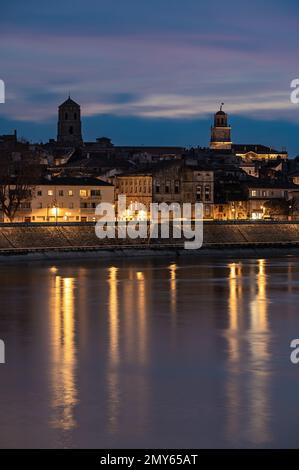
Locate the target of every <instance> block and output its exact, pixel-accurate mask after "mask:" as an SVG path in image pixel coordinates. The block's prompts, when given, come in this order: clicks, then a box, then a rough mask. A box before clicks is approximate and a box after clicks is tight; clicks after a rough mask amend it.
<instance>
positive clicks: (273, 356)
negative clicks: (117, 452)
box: [0, 257, 299, 448]
mask: <svg viewBox="0 0 299 470" xmlns="http://www.w3.org/2000/svg"><path fill="white" fill-rule="evenodd" d="M0 338H1V339H2V340H4V342H5V359H6V363H5V364H0V447H1V448H4V447H9V448H15V447H22V448H24V447H25V448H26V447H37V448H39V447H54V448H79V447H91V448H94V447H96V448H119V447H120V448H126V447H128V448H130V447H131V448H135V447H144V448H163V447H164V448H202V447H205V448H218V447H221V448H227V447H234V448H235V447H246V448H248V447H298V446H299V412H298V397H299V364H298V365H294V364H292V363H291V361H290V354H291V349H290V342H291V340H292V339H294V338H299V258H296V257H285V258H283V259H279V258H276V259H271V260H270V259H269V260H268V259H241V260H239V259H225V258H224V259H222V260H221V259H219V258H218V259H205V258H203V259H199V258H198V259H196V258H194V259H190V258H189V259H182V258H179V259H171V258H165V259H156V260H154V259H146V260H144V259H143V260H140V259H134V258H132V259H131V260H129V259H117V260H116V259H115V260H113V261H103V260H94V261H88V260H84V261H65V262H58V263H55V262H34V263H28V264H26V263H20V264H18V265H17V264H16V265H12V264H8V265H6V266H4V265H2V266H1V267H0Z"/></svg>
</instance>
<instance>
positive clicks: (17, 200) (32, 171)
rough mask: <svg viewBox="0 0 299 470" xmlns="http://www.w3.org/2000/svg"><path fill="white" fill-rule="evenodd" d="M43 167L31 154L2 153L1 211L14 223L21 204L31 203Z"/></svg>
mask: <svg viewBox="0 0 299 470" xmlns="http://www.w3.org/2000/svg"><path fill="white" fill-rule="evenodd" d="M40 176H41V167H40V165H39V163H38V162H36V161H35V160H34V158H33V155H32V154H31V153H30V152H28V153H27V152H26V153H23V154H20V153H14V152H10V151H3V150H2V151H1V152H0V210H1V211H2V213H3V214H4V215H5V216H6V217H7V218H8V219H9V220H10V222H13V220H14V218H15V215H16V212H17V211H18V210H19V209H20V206H21V204H23V203H25V202H30V201H31V199H32V197H33V194H34V188H35V186H36V184H37V183H38V180H39V178H40Z"/></svg>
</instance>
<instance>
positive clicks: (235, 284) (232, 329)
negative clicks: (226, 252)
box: [228, 263, 242, 361]
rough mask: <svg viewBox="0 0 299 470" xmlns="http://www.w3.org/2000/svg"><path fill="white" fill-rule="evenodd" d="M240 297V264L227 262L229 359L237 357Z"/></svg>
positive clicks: (233, 359) (238, 353)
mask: <svg viewBox="0 0 299 470" xmlns="http://www.w3.org/2000/svg"><path fill="white" fill-rule="evenodd" d="M241 297H242V265H241V263H239V264H236V263H231V264H229V331H228V343H229V356H230V360H231V361H237V360H238V359H239V355H240V351H239V339H238V336H237V335H236V332H237V330H238V323H239V321H238V316H239V314H240V313H241V312H240V310H241V308H240V301H241Z"/></svg>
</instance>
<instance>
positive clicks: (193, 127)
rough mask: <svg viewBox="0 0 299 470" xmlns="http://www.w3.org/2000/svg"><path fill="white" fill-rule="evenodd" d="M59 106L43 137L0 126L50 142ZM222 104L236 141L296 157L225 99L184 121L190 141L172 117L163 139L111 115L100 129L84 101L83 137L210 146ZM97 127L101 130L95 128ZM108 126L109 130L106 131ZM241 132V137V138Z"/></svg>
mask: <svg viewBox="0 0 299 470" xmlns="http://www.w3.org/2000/svg"><path fill="white" fill-rule="evenodd" d="M67 96H68V97H71V99H73V98H74V97H73V95H72V94H71V93H68V94H66V95H65V97H67ZM63 101H65V100H63ZM75 102H77V103H78V102H79V100H78V99H76V98H75ZM59 106H60V104H59V103H58V104H57V106H56V108H55V119H53V120H51V122H49V123H48V124H47V129H48V130H47V134H46V133H45V134H44V137H42V138H40V139H39V138H38V137H36V138H35V137H34V136H35V132H34V128H33V135H28V134H27V133H26V132H25V133H24V132H22V129H23V126H22V124H21V125H20V126H19V127H16V128H15V129H12V128H5V129H3V128H2V129H1V130H2V134H11V133H12V132H13V131H14V130H16V131H17V134H18V136H19V137H21V138H24V139H26V140H28V142H31V143H39V142H42V143H47V142H48V141H49V140H51V139H54V140H55V139H56V128H57V109H58V108H59ZM217 106H218V108H217ZM222 107H224V109H225V111H226V112H227V113H228V114H229V121H230V125H231V126H232V128H233V131H232V132H233V134H232V140H233V142H234V143H238V142H240V141H242V136H244V138H243V142H244V143H245V144H248V145H254V144H258V145H265V146H268V147H270V148H273V149H276V150H278V151H282V150H287V151H289V158H292V157H296V156H297V155H298V154H299V145H298V146H294V148H298V152H297V153H296V150H295V152H292V146H290V147H288V146H287V145H279V144H277V145H272V142H273V141H271V142H269V141H267V134H265V135H264V136H263V135H262V134H261V132H260V130H261V129H260V126H258V128H255V127H253V128H251V127H250V128H248V126H246V123H247V121H248V120H246V119H244V120H243V121H242V120H241V124H240V120H238V119H236V116H235V115H233V114H231V113H229V111H228V110H229V104H228V105H227V104H226V103H224V102H218V103H215V108H214V110H211V112H210V113H209V115H208V117H207V118H206V119H197V120H190V119H186V120H185V121H184V124H183V125H184V129H185V131H186V133H187V129H188V127H189V128H190V139H189V143H188V140H186V139H185V138H183V139H182V138H181V136H180V135H179V132H178V124H179V125H181V123H182V121H181V120H171V121H170V122H169V128H168V132H167V133H166V134H165V135H164V136H163V138H162V139H161V136H160V135H159V134H158V136H156V137H153V136H150V132H149V135H148V139H147V137H146V135H147V133H146V132H145V133H142V137H143V139H141V140H140V133H138V132H136V131H135V132H134V131H133V134H132V130H133V129H130V127H131V126H129V127H128V128H127V129H126V130H124V129H123V130H122V132H121V133H120V134H119V132H118V127H117V126H116V127H114V128H112V127H110V125H111V116H107V115H103V116H101V117H98V120H99V121H100V122H101V124H103V123H105V120H107V121H108V126H107V124H106V125H105V124H104V125H101V126H100V127H99V128H98V129H97V128H95V125H94V123H93V122H91V120H90V117H89V116H86V115H85V114H84V105H83V107H82V105H81V103H80V108H81V121H82V135H83V141H95V140H96V139H97V138H99V137H108V138H109V139H111V141H112V142H113V144H115V145H133V146H134V145H137V146H180V147H185V148H190V147H203V148H204V147H209V129H210V128H211V125H212V121H213V116H214V113H215V111H217V109H219V108H222ZM120 119H121V118H120ZM159 122H160V123H161V120H159ZM0 123H1V118H0ZM133 123H134V119H132V120H131V124H132V128H133V127H134V124H133ZM109 124H110V125H109ZM36 125H37V126H38V123H36ZM152 125H153V121H151V120H149V125H148V127H147V126H145V127H147V128H148V129H149V130H150V129H151V128H152ZM272 125H274V127H275V126H276V123H272ZM162 127H163V125H162ZM172 127H173V134H172V131H171V129H172ZM245 127H246V132H244V128H245ZM27 129H28V131H29V130H30V128H27ZM97 130H98V131H99V132H96V131H97ZM105 130H106V131H107V132H104V131H105ZM109 130H110V132H109ZM255 130H259V132H257V133H256V132H255ZM101 131H102V132H101ZM294 131H295V130H294ZM277 132H278V130H277ZM134 135H135V138H134ZM239 136H240V138H238V137H239ZM255 136H256V137H257V138H256V139H254V137H255ZM114 137H115V138H114ZM246 137H247V138H246ZM276 137H277V138H278V140H279V139H281V138H280V135H279V134H278V136H276ZM196 139H197V142H196ZM296 140H297V139H296ZM184 142H185V143H184ZM276 142H277V140H276ZM289 149H290V150H289Z"/></svg>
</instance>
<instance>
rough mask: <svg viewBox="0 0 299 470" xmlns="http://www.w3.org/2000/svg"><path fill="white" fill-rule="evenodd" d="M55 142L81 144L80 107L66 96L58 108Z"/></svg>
mask: <svg viewBox="0 0 299 470" xmlns="http://www.w3.org/2000/svg"><path fill="white" fill-rule="evenodd" d="M57 142H58V143H60V144H69V145H74V146H77V145H81V144H82V143H83V139H82V130H81V108H80V105H79V104H78V103H76V102H75V101H74V100H72V99H71V98H70V96H69V97H68V99H67V100H66V101H64V102H63V103H62V104H61V105H60V106H59V108H58V131H57Z"/></svg>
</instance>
